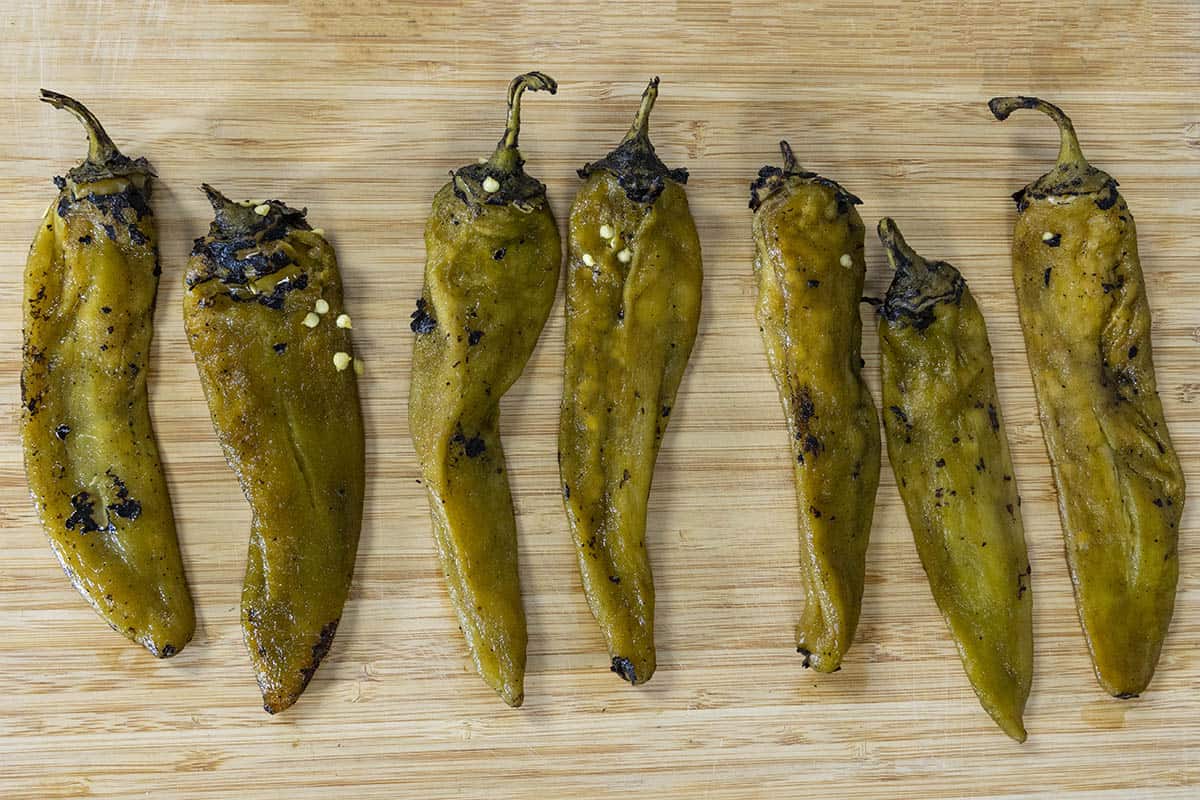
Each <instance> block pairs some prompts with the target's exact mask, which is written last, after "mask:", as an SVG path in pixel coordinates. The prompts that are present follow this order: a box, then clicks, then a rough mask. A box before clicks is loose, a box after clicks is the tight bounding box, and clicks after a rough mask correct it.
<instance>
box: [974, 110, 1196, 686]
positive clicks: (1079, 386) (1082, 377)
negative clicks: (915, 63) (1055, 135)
mask: <svg viewBox="0 0 1200 800" xmlns="http://www.w3.org/2000/svg"><path fill="white" fill-rule="evenodd" d="M988 105H989V107H990V108H991V111H992V113H993V114H994V115H995V116H996V118H997V119H1001V120H1003V119H1007V118H1008V116H1009V114H1011V113H1012V112H1013V111H1015V110H1017V109H1019V108H1032V109H1036V110H1038V111H1041V112H1042V113H1044V114H1047V115H1048V116H1049V117H1050V118H1051V119H1053V120H1054V121H1055V123H1057V125H1058V127H1059V131H1060V135H1061V147H1060V149H1059V154H1058V163H1057V164H1055V166H1054V168H1053V169H1052V170H1050V171H1049V172H1048V173H1046V174H1045V175H1043V176H1042V177H1041V178H1038V179H1037V180H1036V181H1034V182H1033V183H1031V184H1030V185H1029V186H1027V187H1025V188H1024V189H1022V190H1021V191H1019V192H1017V193H1016V194H1015V195H1013V198H1014V199H1015V200H1016V202H1017V222H1016V229H1015V231H1014V234H1013V282H1014V284H1015V285H1016V290H1017V306H1018V309H1019V311H1020V316H1021V328H1022V331H1023V332H1024V334H1025V349H1026V352H1027V353H1028V355H1029V367H1030V370H1031V371H1032V373H1033V384H1034V388H1035V390H1036V394H1037V401H1038V409H1039V412H1040V416H1041V422H1042V433H1043V435H1044V436H1045V439H1046V449H1047V450H1048V451H1049V454H1050V464H1051V467H1052V470H1053V474H1054V482H1055V484H1056V486H1057V487H1058V498H1059V504H1058V507H1059V516H1060V517H1061V519H1062V527H1063V536H1064V538H1065V540H1066V551H1067V565H1068V567H1069V568H1070V572H1071V581H1072V584H1073V585H1074V588H1075V604H1076V607H1077V608H1078V610H1079V618H1080V621H1081V622H1082V625H1083V632H1084V637H1085V638H1086V639H1087V643H1088V648H1089V650H1090V652H1091V656H1092V665H1093V667H1094V668H1095V672H1096V677H1097V679H1098V680H1099V682H1100V685H1101V686H1102V687H1103V688H1104V689H1105V691H1107V692H1108V693H1109V694H1112V695H1114V696H1116V697H1121V698H1126V697H1133V696H1136V695H1137V694H1138V693H1140V692H1141V691H1142V690H1144V689H1145V688H1146V686H1147V684H1149V683H1150V678H1151V677H1152V676H1153V674H1154V667H1155V665H1156V664H1157V662H1158V655H1159V651H1160V649H1161V648H1162V642H1163V638H1164V637H1165V636H1166V633H1167V628H1168V625H1169V624H1170V621H1171V614H1172V612H1173V610H1174V606H1175V584H1176V582H1177V580H1178V577H1179V555H1178V536H1179V519H1180V516H1181V515H1182V513H1183V499H1184V479H1183V472H1182V470H1181V468H1180V465H1179V458H1178V456H1176V454H1175V448H1174V447H1173V446H1172V445H1171V437H1170V434H1169V433H1168V432H1167V421H1166V419H1165V418H1164V416H1163V410H1162V403H1161V402H1160V401H1159V398H1158V390H1157V386H1156V382H1155V377H1154V361H1153V356H1152V355H1151V343H1150V305H1149V303H1148V302H1147V300H1146V291H1145V282H1144V280H1143V278H1142V267H1141V262H1140V261H1139V259H1138V248H1137V231H1136V229H1135V227H1134V224H1133V215H1132V214H1130V212H1129V207H1128V206H1126V205H1125V200H1124V198H1122V197H1121V195H1120V193H1118V192H1117V182H1116V181H1115V180H1113V178H1112V177H1111V176H1109V175H1108V174H1107V173H1105V172H1102V171H1101V170H1099V169H1096V168H1095V167H1093V166H1092V165H1091V164H1089V163H1088V162H1087V160H1086V159H1084V157H1083V153H1082V152H1081V151H1080V149H1079V141H1078V139H1077V138H1076V136H1075V130H1074V128H1073V127H1072V125H1071V121H1070V120H1069V119H1067V116H1066V115H1065V114H1063V112H1062V110H1061V109H1059V108H1058V107H1057V106H1054V105H1051V104H1050V103H1047V102H1046V101H1044V100H1039V99H1038V98H1036V97H997V98H994V99H993V100H991V101H990V102H989V103H988Z"/></svg>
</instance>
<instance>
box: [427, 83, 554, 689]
mask: <svg viewBox="0 0 1200 800" xmlns="http://www.w3.org/2000/svg"><path fill="white" fill-rule="evenodd" d="M526 89H534V90H545V91H549V92H551V93H553V92H555V91H556V89H557V85H556V84H555V82H554V80H553V79H552V78H550V77H549V76H547V75H543V74H541V73H539V72H531V73H528V74H525V75H519V76H517V77H516V78H515V79H514V80H513V81H512V83H511V85H510V86H509V91H508V124H507V126H506V128H505V131H504V135H503V137H502V138H501V139H500V143H499V144H498V145H497V147H496V151H495V152H494V153H493V154H492V156H491V158H489V159H487V160H486V161H484V162H483V163H477V164H471V165H468V166H465V167H463V168H461V169H458V170H455V171H454V172H453V173H452V176H451V179H450V181H449V182H448V183H447V184H446V185H445V186H443V187H442V189H441V190H440V191H439V192H438V193H437V195H436V196H435V197H434V199H433V209H432V211H431V213H430V216H429V221H428V223H427V224H426V226H425V249H426V257H425V285H424V288H423V289H422V292H421V298H420V299H419V300H418V301H417V310H416V311H415V312H414V313H413V315H412V324H411V327H412V330H413V332H414V333H415V334H416V341H415V343H414V345H413V364H412V385H411V389H410V393H409V427H410V429H411V431H412V437H413V444H414V446H415V448H416V452H417V458H418V460H419V461H420V465H421V475H422V477H423V480H424V483H425V488H426V491H427V492H428V495H429V506H430V511H431V515H432V518H433V533H434V540H435V542H436V544H437V550H438V555H439V556H440V558H441V563H442V569H443V572H444V573H445V577H446V588H447V590H448V592H449V595H450V602H451V604H452V605H453V606H454V610H455V612H456V613H457V615H458V620H459V625H460V627H461V628H462V632H463V636H464V637H465V638H466V642H467V647H468V649H469V651H470V655H471V659H472V660H473V661H474V662H475V667H476V669H477V670H478V671H479V674H480V676H481V677H483V679H484V681H485V682H487V684H488V685H489V686H491V687H492V688H493V689H495V690H496V692H497V693H498V694H499V695H500V697H501V698H502V699H503V700H504V702H506V703H508V704H509V705H510V706H519V705H521V703H522V701H523V700H524V696H525V690H524V678H525V644H526V633H525V612H524V610H523V608H522V606H521V588H520V580H519V576H518V573H517V526H516V518H515V515H514V512H513V504H512V496H511V495H510V493H509V488H508V476H507V473H506V468H505V462H504V449H503V447H502V445H501V442H500V398H501V397H503V396H504V393H505V392H507V391H508V389H509V387H510V386H512V384H513V382H514V381H516V379H517V378H518V377H519V376H520V374H521V371H522V370H523V369H524V368H525V362H526V361H528V360H529V356H530V355H531V354H532V352H533V348H534V345H535V344H536V343H537V339H538V335H539V334H540V333H541V330H542V326H543V325H545V323H546V318H547V317H548V316H549V314H550V306H551V305H552V304H553V302H554V293H555V290H556V288H557V286H558V273H559V269H560V268H561V266H562V241H561V239H560V238H559V234H558V226H557V224H556V223H555V221H554V214H553V213H552V212H551V210H550V205H549V203H548V202H547V200H546V187H545V186H543V185H542V184H541V183H540V182H538V181H537V180H535V179H534V178H532V177H530V176H529V175H528V174H526V173H525V171H524V169H523V164H524V160H523V159H522V158H521V153H520V150H518V149H517V137H518V133H519V131H520V110H521V105H520V103H521V94H522V93H523V92H524V91H525V90H526Z"/></svg>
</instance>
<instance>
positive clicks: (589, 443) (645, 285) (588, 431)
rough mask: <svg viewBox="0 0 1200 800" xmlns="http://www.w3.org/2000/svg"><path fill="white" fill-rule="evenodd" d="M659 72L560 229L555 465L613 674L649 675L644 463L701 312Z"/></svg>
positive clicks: (681, 175) (649, 460)
mask: <svg viewBox="0 0 1200 800" xmlns="http://www.w3.org/2000/svg"><path fill="white" fill-rule="evenodd" d="M657 96H658V79H657V78H655V79H654V80H653V81H651V82H650V85H649V86H648V87H647V88H646V91H645V93H644V94H643V95H642V104H641V108H640V109H639V110H638V113H637V117H636V119H635V120H634V123H633V127H631V128H630V130H629V133H628V134H626V135H625V138H624V139H623V140H622V141H621V143H620V144H619V145H618V146H617V148H616V149H615V150H613V151H612V152H611V153H609V154H608V155H607V156H606V157H605V158H603V159H601V160H600V161H596V162H594V163H592V164H588V165H587V166H585V167H584V168H583V169H581V170H580V171H579V174H580V177H582V178H583V179H584V183H583V186H581V187H580V189H579V191H578V193H577V194H576V195H575V201H574V203H573V204H572V206H571V219H570V224H569V228H568V231H569V233H568V261H567V302H566V317H567V335H566V359H565V364H564V372H563V402H562V413H561V417H560V423H559V435H558V447H559V470H560V473H561V477H562V483H563V498H564V503H565V505H566V509H567V519H568V521H569V523H570V527H571V533H572V536H573V538H574V541H575V546H576V551H577V555H578V560H579V570H580V574H581V576H582V578H583V588H584V593H585V594H586V595H587V599H588V605H589V606H591V610H592V614H593V615H594V616H595V617H596V620H597V622H599V623H600V629H601V631H602V633H603V635H604V639H605V642H606V644H607V645H608V651H609V656H610V658H611V666H612V671H613V672H615V673H617V674H618V675H620V676H621V677H622V678H624V679H625V680H627V681H629V682H630V683H631V684H635V685H636V684H641V683H645V682H646V681H648V680H649V679H650V677H651V676H652V675H653V674H654V669H655V664H656V659H655V650H654V583H653V580H652V577H651V571H650V560H649V554H648V553H647V551H646V507H647V502H648V499H649V495H650V483H651V479H652V478H653V476H654V462H655V459H656V458H657V457H658V451H659V447H660V445H661V444H662V437H663V434H664V433H665V432H666V429H667V423H668V422H669V421H670V418H671V412H672V410H673V408H674V405H675V393H676V390H677V389H678V388H679V382H680V380H681V379H682V378H683V372H684V368H685V367H686V366H687V362H688V356H689V355H690V354H691V351H692V344H693V343H694V342H695V339H696V328H697V325H698V323H699V320H700V286H701V280H702V270H701V259H700V239H699V236H698V235H697V233H696V224H695V222H694V221H693V220H692V213H691V211H690V210H689V208H688V202H687V195H686V193H685V192H684V183H685V182H686V181H687V171H686V170H683V169H674V170H672V169H668V168H667V167H666V166H665V165H664V164H663V162H662V161H661V160H660V159H659V158H658V156H657V155H655V152H654V145H652V144H651V143H650V135H649V125H650V119H649V118H650V110H651V108H652V107H653V106H654V101H655V98H656V97H657Z"/></svg>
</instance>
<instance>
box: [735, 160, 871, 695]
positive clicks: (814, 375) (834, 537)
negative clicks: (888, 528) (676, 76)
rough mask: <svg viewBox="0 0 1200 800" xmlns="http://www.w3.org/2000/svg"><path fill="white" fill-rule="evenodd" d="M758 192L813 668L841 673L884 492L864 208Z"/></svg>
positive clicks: (800, 188)
mask: <svg viewBox="0 0 1200 800" xmlns="http://www.w3.org/2000/svg"><path fill="white" fill-rule="evenodd" d="M780 149H781V150H782V152H783V159H784V166H783V168H782V169H781V168H779V167H770V166H767V167H763V168H762V169H761V170H760V171H759V176H758V179H757V180H756V181H755V182H754V183H753V184H751V194H750V207H751V208H752V209H754V226H753V227H754V242H755V257H754V273H755V275H756V276H757V278H758V307H757V313H756V316H757V318H758V324H759V330H760V331H761V332H762V337H763V342H764V344H765V345H766V350H767V361H768V363H769V364H770V367H771V373H772V374H773V375H774V376H775V382H776V384H778V386H779V398H780V400H781V401H782V403H783V410H784V415H785V417H786V419H787V428H788V433H789V434H790V436H789V438H790V440H791V443H792V452H793V456H794V458H793V461H794V463H793V474H794V477H795V483H796V500H797V504H798V506H799V524H800V575H801V583H802V585H801V589H802V592H803V595H804V609H803V612H802V614H801V617H800V623H799V625H798V627H797V633H796V649H797V652H799V653H800V654H801V655H802V656H803V657H804V662H803V664H804V666H805V667H812V668H813V669H815V670H817V671H819V672H834V671H836V670H837V669H838V668H839V667H840V666H841V662H842V657H843V656H844V655H845V653H846V650H847V649H848V648H849V647H850V643H851V642H852V641H853V639H854V630H855V628H856V627H857V626H858V617H859V611H860V609H861V606H862V594H863V581H864V578H865V573H866V556H867V542H868V539H869V537H870V533H871V519H872V516H873V515H874V512H875V490H876V489H877V488H878V486H879V455H880V453H879V448H880V442H879V418H878V415H877V414H876V412H875V404H874V402H873V401H872V400H871V393H870V391H869V390H868V388H867V384H866V382H865V381H864V380H863V376H862V367H863V361H862V321H861V318H860V316H859V311H858V307H859V303H860V301H861V297H862V290H863V281H864V278H865V275H866V264H865V261H864V259H863V239H864V236H865V229H864V227H863V222H862V218H861V217H860V216H859V215H858V211H857V210H856V209H855V208H854V206H855V205H856V204H858V203H859V202H860V201H859V199H858V198H857V197H855V196H854V195H852V194H850V193H849V192H847V191H846V190H845V189H843V188H842V187H841V186H839V185H838V184H836V183H834V182H833V181H831V180H828V179H826V178H822V177H820V176H818V175H816V174H815V173H812V172H805V171H803V170H801V169H800V168H799V167H798V166H797V165H796V160H795V157H794V156H793V155H792V150H791V148H790V147H789V146H788V144H787V142H780Z"/></svg>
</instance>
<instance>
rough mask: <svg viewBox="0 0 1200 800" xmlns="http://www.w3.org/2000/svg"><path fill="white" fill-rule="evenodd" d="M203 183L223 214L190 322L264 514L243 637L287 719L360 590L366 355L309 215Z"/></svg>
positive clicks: (198, 273)
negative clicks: (356, 355) (357, 561)
mask: <svg viewBox="0 0 1200 800" xmlns="http://www.w3.org/2000/svg"><path fill="white" fill-rule="evenodd" d="M204 190H205V191H206V192H207V193H208V197H209V200H210V201H211V202H212V205H213V208H214V209H215V211H216V216H215V219H214V220H213V223H212V226H211V227H210V229H209V233H208V235H207V236H204V237H202V238H200V239H197V240H196V243H195V247H194V248H193V249H192V257H191V259H190V261H189V263H188V272H187V277H186V289H187V291H186V292H185V293H184V301H183V303H184V304H183V321H184V327H185V328H186V330H187V336H188V343H189V344H190V345H191V348H192V354H193V356H194V357H195V359H196V368H197V369H198V371H199V373H200V383H201V385H202V386H203V388H204V394H205V396H206V398H207V399H208V408H209V411H210V412H211V414H212V421H213V427H214V428H215V429H216V432H217V438H218V439H219V440H220V442H221V446H222V448H223V449H224V451H225V458H226V460H227V461H228V462H229V466H230V467H231V468H232V469H233V471H234V473H235V474H236V475H237V477H238V481H239V482H240V483H241V486H242V491H243V492H244V493H245V495H246V499H247V500H248V501H249V503H250V507H251V509H252V511H253V517H252V520H251V525H250V548H249V556H248V558H247V562H246V578H245V583H244V584H243V588H242V634H243V637H244V639H245V642H246V649H247V650H248V651H249V653H250V660H251V662H252V664H253V666H254V671H255V674H256V675H257V677H258V685H259V688H260V689H261V690H262V696H263V708H265V709H266V710H267V712H269V713H271V714H275V713H277V712H279V711H282V710H284V709H285V708H287V707H289V706H290V705H292V704H293V703H295V702H296V700H297V699H299V697H300V694H301V693H302V692H303V691H304V689H305V687H306V686H307V685H308V682H309V681H310V680H311V679H312V676H313V673H315V672H316V670H317V667H318V666H319V665H320V663H321V660H322V659H324V658H325V656H326V654H328V652H329V648H330V645H331V644H332V643H333V636H334V632H335V631H336V630H337V626H338V622H339V621H340V619H341V616H342V607H343V606H344V605H345V602H346V597H347V595H348V594H349V592H350V579H351V576H352V575H353V573H354V557H355V553H356V552H357V549H358V538H359V532H360V530H361V527H362V508H363V493H364V491H365V486H366V473H365V464H364V460H365V445H364V433H363V421H362V413H361V411H360V409H359V402H358V385H357V380H356V372H358V371H359V370H358V369H351V368H350V367H351V365H352V364H353V365H355V366H357V365H358V363H359V362H357V361H355V360H354V359H353V357H352V353H353V348H352V347H351V342H350V317H349V315H347V314H346V313H345V310H344V305H343V300H342V280H341V275H340V273H339V272H338V265H337V259H336V258H335V257H334V253H333V248H332V247H331V246H330V244H329V242H328V241H327V240H326V239H325V237H324V235H323V234H322V233H321V232H320V231H317V230H313V229H312V228H310V227H309V224H308V222H306V221H305V218H304V217H305V212H304V211H297V210H295V209H292V208H289V207H288V206H286V205H284V204H283V203H282V202H280V201H278V200H268V201H264V202H262V203H254V202H248V203H234V202H232V201H230V200H228V199H227V198H225V197H224V196H223V195H221V193H220V192H218V191H216V190H215V189H213V188H212V187H210V186H205V187H204Z"/></svg>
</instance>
